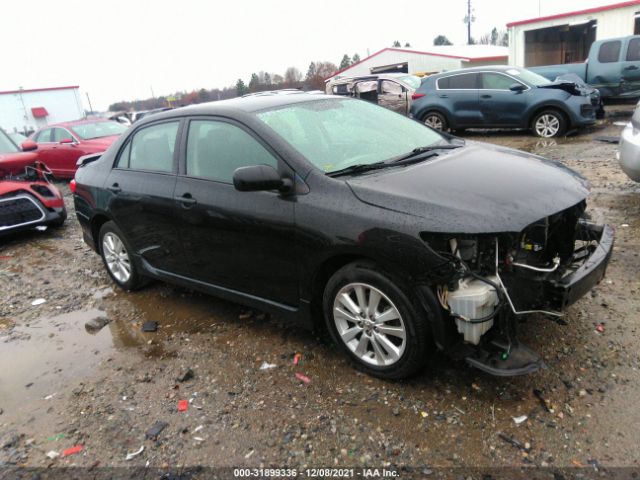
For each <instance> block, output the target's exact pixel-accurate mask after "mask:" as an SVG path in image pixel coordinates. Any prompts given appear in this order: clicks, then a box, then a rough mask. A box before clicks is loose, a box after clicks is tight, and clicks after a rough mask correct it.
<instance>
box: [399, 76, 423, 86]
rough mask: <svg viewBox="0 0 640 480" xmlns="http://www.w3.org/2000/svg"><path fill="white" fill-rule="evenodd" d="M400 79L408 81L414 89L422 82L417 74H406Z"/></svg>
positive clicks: (404, 81)
mask: <svg viewBox="0 0 640 480" xmlns="http://www.w3.org/2000/svg"><path fill="white" fill-rule="evenodd" d="M398 80H400V81H401V82H403V83H406V84H407V85H409V86H410V87H411V88H413V89H414V90H415V89H417V88H418V87H419V86H420V83H421V82H422V80H421V79H420V77H416V76H415V75H405V76H404V77H400V78H399V79H398Z"/></svg>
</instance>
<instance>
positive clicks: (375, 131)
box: [257, 98, 443, 173]
mask: <svg viewBox="0 0 640 480" xmlns="http://www.w3.org/2000/svg"><path fill="white" fill-rule="evenodd" d="M257 116H258V118H259V119H260V120H262V121H263V122H264V123H266V124H267V125H268V126H269V127H271V128H272V129H273V130H275V131H276V133H277V134H278V135H280V136H281V137H282V138H284V139H285V140H286V141H287V142H288V143H289V144H291V145H292V146H293V147H294V148H295V149H296V150H298V151H299V152H300V153H301V154H302V155H304V156H305V157H306V158H307V159H308V160H309V161H310V162H311V163H313V164H314V165H315V166H316V167H318V168H319V169H321V170H322V171H324V172H325V173H330V172H334V171H336V170H341V169H344V168H346V167H349V166H351V165H368V164H372V163H375V162H380V161H384V160H389V159H391V158H393V157H397V156H399V155H402V154H406V153H408V152H411V151H412V150H413V149H415V148H418V147H426V146H429V145H433V144H435V143H438V142H440V141H442V140H443V137H442V136H441V135H440V134H438V133H436V132H435V131H433V130H431V129H430V128H427V127H425V126H424V125H422V124H420V123H418V122H416V121H414V120H410V119H409V118H407V117H405V116H403V115H399V114H397V113H394V112H392V111H390V110H387V109H385V108H382V107H379V106H377V105H373V104H371V103H369V102H365V101H362V100H354V99H348V98H332V99H323V100H318V101H314V102H305V103H298V104H293V105H285V106H282V107H276V108H271V109H268V110H263V111H261V112H258V113H257Z"/></svg>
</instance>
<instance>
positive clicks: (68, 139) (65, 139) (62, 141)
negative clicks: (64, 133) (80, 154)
mask: <svg viewBox="0 0 640 480" xmlns="http://www.w3.org/2000/svg"><path fill="white" fill-rule="evenodd" d="M60 143H73V138H63V139H62V140H60Z"/></svg>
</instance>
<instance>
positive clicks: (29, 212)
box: [0, 129, 67, 236]
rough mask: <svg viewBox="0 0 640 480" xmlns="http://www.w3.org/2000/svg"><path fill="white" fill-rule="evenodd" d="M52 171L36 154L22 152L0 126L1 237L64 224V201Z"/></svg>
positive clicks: (65, 216)
mask: <svg viewBox="0 0 640 480" xmlns="http://www.w3.org/2000/svg"><path fill="white" fill-rule="evenodd" d="M49 173H50V172H49V171H48V170H47V169H46V167H45V166H44V165H43V164H42V163H41V162H38V160H37V156H36V155H35V154H33V153H25V152H21V151H20V149H19V148H18V146H17V145H16V144H15V143H14V142H13V140H11V138H10V137H9V136H8V135H7V134H6V133H5V132H4V130H2V129H0V236H2V235H5V234H8V233H14V232H17V231H20V230H25V229H31V228H34V227H59V226H61V225H62V224H63V223H64V221H65V219H66V218H67V211H66V209H65V206H64V200H63V198H62V194H61V193H60V190H58V189H57V188H56V187H55V186H54V185H52V184H51V183H50V182H49V178H48V177H49Z"/></svg>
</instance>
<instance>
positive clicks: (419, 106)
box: [411, 66, 602, 138]
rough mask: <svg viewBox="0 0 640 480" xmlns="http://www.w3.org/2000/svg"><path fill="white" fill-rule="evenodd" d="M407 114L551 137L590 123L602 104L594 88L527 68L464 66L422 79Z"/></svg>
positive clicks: (438, 124) (454, 126)
mask: <svg viewBox="0 0 640 480" xmlns="http://www.w3.org/2000/svg"><path fill="white" fill-rule="evenodd" d="M412 98H413V104H412V106H411V116H412V117H413V118H415V119H416V120H418V121H421V122H423V123H425V124H426V125H428V126H430V127H432V128H435V129H438V130H449V129H451V130H455V131H462V130H464V129H466V128H530V129H531V130H532V131H533V133H535V134H536V135H537V136H539V137H547V138H549V137H557V136H561V135H564V134H565V133H566V132H567V130H569V129H572V128H578V127H584V126H587V125H592V124H593V123H595V121H596V111H597V110H600V109H601V108H602V106H601V104H600V103H601V101H600V94H599V92H598V91H597V90H596V89H594V88H592V87H590V86H588V85H584V84H578V83H576V82H572V81H569V80H563V79H558V80H556V81H555V82H549V80H547V79H546V78H544V77H542V76H541V75H538V74H537V73H534V72H532V71H530V70H527V69H524V68H517V67H509V66H490V67H475V68H465V69H462V70H454V71H450V72H446V73H441V74H438V75H432V76H430V77H427V78H426V79H424V80H423V81H422V84H421V85H420V87H419V88H418V89H417V90H416V92H415V93H414V94H413V97H412Z"/></svg>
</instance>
